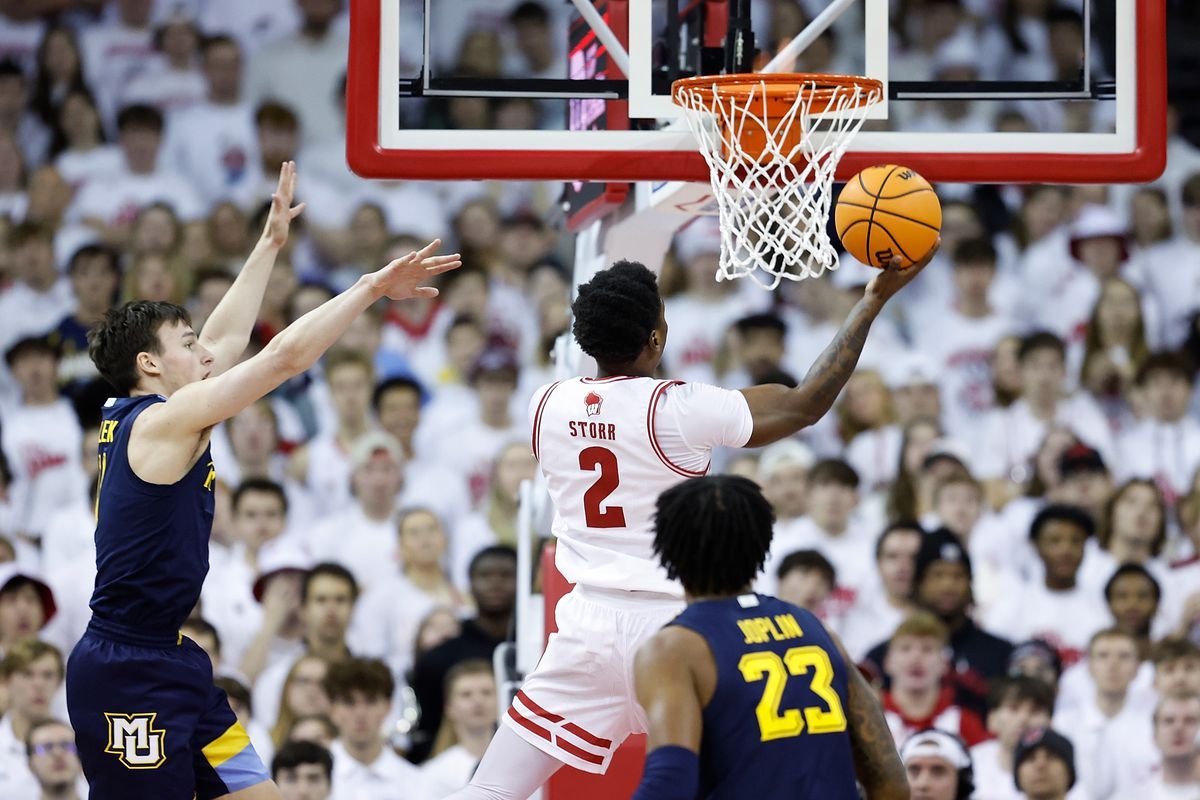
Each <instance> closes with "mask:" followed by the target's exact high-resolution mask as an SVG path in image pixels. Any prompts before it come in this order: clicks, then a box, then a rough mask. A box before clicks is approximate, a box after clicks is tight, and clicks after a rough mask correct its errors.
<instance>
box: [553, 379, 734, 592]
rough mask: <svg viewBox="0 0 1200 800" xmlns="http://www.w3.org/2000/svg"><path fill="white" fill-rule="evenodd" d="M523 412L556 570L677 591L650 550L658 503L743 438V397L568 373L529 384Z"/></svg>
mask: <svg viewBox="0 0 1200 800" xmlns="http://www.w3.org/2000/svg"><path fill="white" fill-rule="evenodd" d="M529 414H530V422H531V425H530V427H531V428H532V429H533V454H534V457H535V458H537V460H538V462H539V463H540V464H541V469H542V473H543V474H544V475H545V477H546V485H547V488H548V489H549V492H550V497H551V499H552V500H553V502H554V526H553V530H554V535H555V536H556V537H557V539H558V547H557V557H556V562H555V563H556V565H557V566H558V570H559V571H560V572H561V573H562V574H563V576H564V577H565V578H566V579H567V580H569V581H570V582H571V583H575V584H583V585H585V586H593V587H597V588H605V589H625V590H629V591H643V592H660V593H665V594H671V595H674V596H677V597H682V596H683V590H682V588H681V587H680V586H679V584H678V583H677V582H675V581H671V580H669V579H668V578H667V574H666V571H665V570H664V569H663V568H662V567H661V566H660V565H659V563H658V559H657V558H656V557H655V555H654V552H653V544H654V507H655V502H656V501H657V500H658V496H659V495H660V494H661V493H662V492H663V491H665V490H666V489H669V488H670V487H672V486H674V485H675V484H677V483H679V482H680V481H682V480H685V479H687V478H692V477H697V476H700V475H704V474H706V473H707V472H708V468H709V464H710V461H711V458H712V449H713V448H714V447H717V446H727V447H741V446H743V445H745V444H746V442H747V441H748V440H749V439H750V434H751V433H752V432H753V430H754V420H753V418H752V417H751V415H750V407H749V405H747V403H746V398H745V397H744V396H743V395H742V394H741V393H740V392H735V391H730V390H728V389H719V388H717V387H715V386H709V385H706V384H698V383H681V382H679V381H661V380H655V379H653V378H636V377H612V378H570V379H568V380H563V381H559V382H557V383H552V384H549V385H548V386H544V387H542V388H541V389H539V390H538V391H536V392H535V393H534V395H533V399H532V400H531V401H530V404H529Z"/></svg>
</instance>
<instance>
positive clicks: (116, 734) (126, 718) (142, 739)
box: [104, 712, 167, 769]
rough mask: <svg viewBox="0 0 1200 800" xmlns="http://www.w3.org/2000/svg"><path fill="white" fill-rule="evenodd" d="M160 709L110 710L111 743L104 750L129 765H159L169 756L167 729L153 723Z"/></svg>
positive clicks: (154, 767)
mask: <svg viewBox="0 0 1200 800" xmlns="http://www.w3.org/2000/svg"><path fill="white" fill-rule="evenodd" d="M157 716H158V714H157V713H149V714H109V713H108V712H105V714H104V717H105V719H107V720H108V745H107V746H106V747H105V748H104V752H106V753H111V754H112V755H114V756H117V757H118V758H119V759H120V761H121V763H122V764H124V765H125V766H126V767H128V768H129V769H158V768H159V767H160V766H162V763H163V762H164V761H166V760H167V755H166V750H165V749H164V748H163V740H164V739H165V738H166V733H167V732H166V731H164V730H162V729H161V728H155V727H154V720H155V718H156V717H157Z"/></svg>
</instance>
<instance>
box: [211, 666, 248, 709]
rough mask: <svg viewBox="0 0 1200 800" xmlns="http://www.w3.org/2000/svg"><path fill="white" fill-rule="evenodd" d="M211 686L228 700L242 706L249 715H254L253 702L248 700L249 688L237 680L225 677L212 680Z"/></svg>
mask: <svg viewBox="0 0 1200 800" xmlns="http://www.w3.org/2000/svg"><path fill="white" fill-rule="evenodd" d="M213 686H216V687H217V688H218V689H220V690H222V691H223V692H225V694H226V696H227V697H229V699H230V700H235V701H237V702H239V703H241V704H242V705H244V706H245V707H246V710H247V711H249V712H250V713H251V714H253V713H254V701H253V700H251V699H250V688H249V687H248V686H246V684H244V683H242V682H241V681H239V680H238V679H237V678H230V677H229V676H227V675H226V676H222V677H220V678H216V679H214V680H213Z"/></svg>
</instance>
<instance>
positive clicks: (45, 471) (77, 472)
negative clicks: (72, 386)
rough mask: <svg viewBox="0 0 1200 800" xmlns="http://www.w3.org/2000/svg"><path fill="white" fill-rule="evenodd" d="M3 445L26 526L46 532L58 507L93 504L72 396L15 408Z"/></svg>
mask: <svg viewBox="0 0 1200 800" xmlns="http://www.w3.org/2000/svg"><path fill="white" fill-rule="evenodd" d="M0 446H3V448H4V454H5V455H6V456H7V457H8V462H9V467H10V468H11V469H12V473H13V483H12V487H11V489H10V490H11V491H12V493H13V495H14V499H15V502H16V504H17V507H18V508H19V509H21V512H22V513H21V517H20V519H19V522H18V524H19V525H20V528H21V530H23V531H25V532H26V533H30V534H32V535H34V536H40V535H41V533H42V531H43V530H44V529H45V526H46V523H47V522H48V521H49V520H50V517H51V516H52V515H53V514H54V512H55V511H56V510H58V509H60V508H64V507H68V506H74V505H77V504H79V503H86V502H87V494H86V490H87V477H86V474H85V473H84V471H83V431H82V430H81V429H80V427H79V418H78V417H77V416H76V415H75V410H74V409H73V408H72V407H71V404H70V403H69V402H67V401H66V400H61V399H60V400H56V401H54V402H53V403H50V404H49V405H43V406H26V405H19V406H17V407H16V408H14V409H12V410H11V411H10V412H9V413H8V414H6V415H5V416H4V427H3V428H2V429H0Z"/></svg>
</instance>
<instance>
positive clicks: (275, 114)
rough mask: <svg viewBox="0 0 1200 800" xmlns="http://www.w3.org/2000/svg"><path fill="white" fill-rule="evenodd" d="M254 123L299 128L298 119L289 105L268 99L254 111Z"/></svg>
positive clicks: (290, 129)
mask: <svg viewBox="0 0 1200 800" xmlns="http://www.w3.org/2000/svg"><path fill="white" fill-rule="evenodd" d="M254 124H255V125H258V126H263V125H267V126H269V127H272V128H286V129H287V130H289V131H296V130H298V129H299V128H300V119H299V118H298V117H297V116H296V112H295V111H293V110H292V109H291V108H290V107H289V106H285V105H284V104H283V103H277V102H275V101H274V100H268V101H267V102H265V103H263V104H262V105H260V106H259V107H258V108H257V109H256V110H255V111H254Z"/></svg>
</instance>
